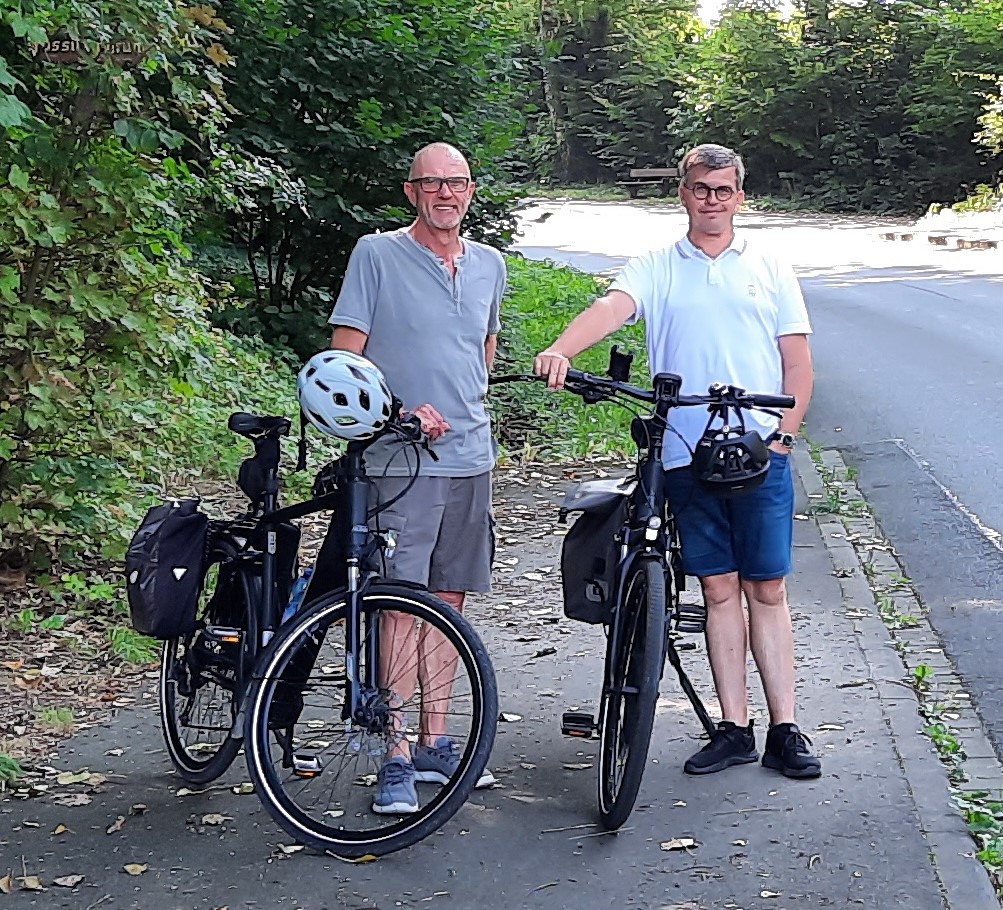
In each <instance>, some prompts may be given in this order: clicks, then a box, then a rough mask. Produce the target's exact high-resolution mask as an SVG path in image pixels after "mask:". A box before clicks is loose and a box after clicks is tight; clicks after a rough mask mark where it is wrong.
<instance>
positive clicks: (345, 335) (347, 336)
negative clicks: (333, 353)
mask: <svg viewBox="0 0 1003 910" xmlns="http://www.w3.org/2000/svg"><path fill="white" fill-rule="evenodd" d="M368 340H369V335H367V334H366V333H365V332H363V331H362V329H353V328H352V327H351V326H347V325H337V326H335V327H334V331H333V332H332V333H331V347H332V348H335V349H336V350H339V351H351V352H352V353H353V354H361V353H362V352H363V351H364V350H365V347H366V342H367V341H368Z"/></svg>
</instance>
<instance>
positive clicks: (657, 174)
mask: <svg viewBox="0 0 1003 910" xmlns="http://www.w3.org/2000/svg"><path fill="white" fill-rule="evenodd" d="M678 177H679V168H677V167H633V168H631V169H630V179H629V180H618V181H617V186H622V187H623V188H624V189H625V190H626V191H627V192H628V193H629V194H630V198H631V199H636V198H637V194H638V192H639V191H640V190H641V189H642V188H644V187H646V186H657V187H658V188H659V192H660V194H661V195H662V196H668V195H669V194H670V193H671V192H672V190H673V187H674V184H675V181H676V179H677V178H678Z"/></svg>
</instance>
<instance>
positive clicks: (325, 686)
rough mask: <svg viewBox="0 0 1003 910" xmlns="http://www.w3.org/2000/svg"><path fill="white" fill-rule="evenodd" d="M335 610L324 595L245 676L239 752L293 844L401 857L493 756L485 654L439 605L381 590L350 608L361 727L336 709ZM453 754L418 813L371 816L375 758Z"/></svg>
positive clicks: (334, 601) (340, 611) (340, 686)
mask: <svg viewBox="0 0 1003 910" xmlns="http://www.w3.org/2000/svg"><path fill="white" fill-rule="evenodd" d="M346 612H347V605H346V603H345V600H344V595H343V594H337V595H329V596H327V597H325V598H322V599H321V600H319V601H318V602H317V603H316V605H313V606H311V607H310V608H309V609H306V610H304V611H303V612H302V613H300V614H299V615H297V616H296V617H294V618H293V619H292V620H290V621H289V622H288V623H287V624H286V625H284V626H283V627H282V628H281V629H280V631H279V633H278V634H277V635H276V637H275V639H274V640H273V642H272V643H271V644H270V645H269V647H268V650H267V651H266V652H265V654H264V655H263V656H262V658H261V661H260V663H259V664H258V666H257V667H256V668H255V672H254V677H255V679H254V681H253V683H252V685H251V687H250V690H249V692H248V698H247V702H246V719H245V728H244V729H245V748H246V751H247V765H248V769H249V771H250V775H251V779H252V780H253V782H254V785H255V787H256V789H257V791H258V795H259V796H260V798H261V801H262V803H263V804H264V806H265V808H266V809H267V810H268V812H269V814H270V815H271V816H272V818H273V819H275V821H276V822H278V824H279V825H280V826H281V827H282V828H283V829H284V830H285V831H286V832H287V833H288V834H290V835H291V836H292V837H293V838H295V839H296V840H297V841H299V842H300V843H303V844H306V845H308V846H310V847H312V848H314V849H316V850H321V851H328V852H331V853H333V854H335V855H337V856H342V857H348V858H353V857H359V856H364V855H366V854H373V855H382V854H385V853H390V852H392V851H394V850H399V849H401V848H403V847H408V846H410V845H412V844H414V843H416V842H417V841H419V840H421V839H422V838H423V837H426V836H427V835H428V834H431V833H432V832H433V831H435V830H436V829H438V828H439V827H440V826H441V825H443V824H444V823H445V822H446V821H447V820H448V819H449V818H450V817H451V816H452V815H453V814H454V813H455V812H456V811H457V810H458V809H459V808H460V806H461V805H463V803H464V801H465V800H466V799H467V797H468V796H469V795H470V792H471V791H472V790H473V788H474V786H475V784H476V783H477V781H478V778H479V777H480V775H481V773H482V772H483V770H484V768H485V766H486V764H487V760H488V756H489V754H490V752H491V747H492V745H493V744H494V735H495V725H496V722H497V717H498V693H497V688H496V683H495V677H494V671H493V670H492V667H491V663H490V661H489V659H488V655H487V651H486V650H485V648H484V645H483V644H482V643H481V641H480V639H479V638H478V636H477V634H476V633H475V632H474V630H473V628H472V627H471V626H470V624H469V623H468V622H467V620H466V619H464V618H463V616H462V615H460V614H459V613H457V612H456V611H454V610H452V609H451V608H450V607H448V606H447V605H446V604H444V603H443V602H442V601H440V600H439V599H438V598H435V597H432V596H431V595H430V594H428V593H426V592H424V591H422V590H420V589H417V588H410V587H406V586H402V585H395V584H391V583H386V584H379V585H373V586H372V587H371V588H370V589H369V590H368V591H367V592H366V594H365V595H364V596H363V597H362V599H361V617H360V619H361V633H362V646H361V647H360V649H359V652H360V653H359V662H360V663H359V667H358V668H357V670H356V678H358V679H359V680H360V681H361V680H365V679H366V678H367V671H369V670H370V668H369V666H368V663H369V662H370V661H375V662H376V666H375V667H374V668H373V670H375V672H370V673H369V678H370V679H375V680H376V682H377V685H376V686H375V687H373V688H372V689H370V690H368V691H367V690H364V691H363V701H364V705H365V708H366V712H365V713H366V715H367V719H366V720H362V719H361V718H360V717H359V716H356V717H354V718H353V717H349V716H348V715H349V712H348V710H347V706H346V692H347V687H346V663H348V665H349V666H350V662H347V661H346V654H347V648H346V641H345V618H346ZM441 736H448V737H449V740H450V741H451V744H452V755H453V759H452V767H451V768H449V769H447V770H448V774H447V773H440V772H441V769H440V772H436V773H437V775H438V777H439V779H438V780H431V779H428V777H426V776H423V780H424V781H425V782H422V783H418V784H417V787H416V790H417V796H418V806H417V810H416V811H413V812H411V813H410V814H404V815H387V814H377V813H376V812H374V811H373V800H374V795H375V793H376V779H377V773H378V772H379V770H380V768H381V766H382V765H383V763H384V761H385V760H386V759H387V757H388V756H389V755H390V754H391V753H393V752H396V753H397V754H400V753H401V752H402V751H403V752H404V753H405V754H406V753H409V752H410V753H411V754H412V755H413V753H414V751H415V749H416V748H417V747H418V746H430V745H434V744H435V743H436V742H438V743H439V744H441V742H442V741H441V739H439V737H441Z"/></svg>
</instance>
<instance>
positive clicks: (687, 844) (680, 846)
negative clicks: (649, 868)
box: [659, 837, 697, 852]
mask: <svg viewBox="0 0 1003 910" xmlns="http://www.w3.org/2000/svg"><path fill="white" fill-rule="evenodd" d="M659 846H660V847H661V848H662V849H663V850H665V851H666V852H669V851H670V850H689V849H690V848H692V847H696V846H697V842H696V841H695V840H694V839H693V838H692V837H673V838H672V839H671V840H666V841H662V843H661V844H659Z"/></svg>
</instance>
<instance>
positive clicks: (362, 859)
mask: <svg viewBox="0 0 1003 910" xmlns="http://www.w3.org/2000/svg"><path fill="white" fill-rule="evenodd" d="M300 849H302V847H301V848H300ZM324 852H325V854H326V855H327V856H331V857H333V858H334V859H336V860H338V861H339V862H342V863H352V864H353V865H354V864H356V863H372V862H375V861H376V856H375V855H374V854H372V853H367V854H366V855H365V856H357V857H354V858H353V857H350V856H338V854H337V853H332V852H331V851H330V850H326V851H324Z"/></svg>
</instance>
